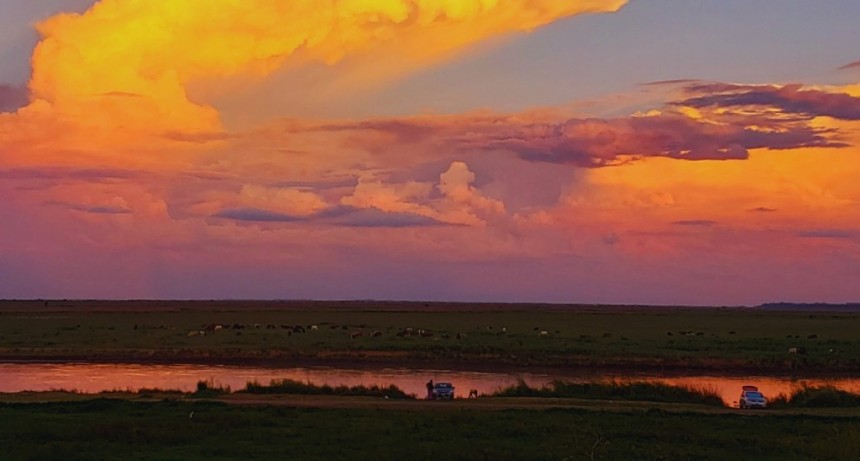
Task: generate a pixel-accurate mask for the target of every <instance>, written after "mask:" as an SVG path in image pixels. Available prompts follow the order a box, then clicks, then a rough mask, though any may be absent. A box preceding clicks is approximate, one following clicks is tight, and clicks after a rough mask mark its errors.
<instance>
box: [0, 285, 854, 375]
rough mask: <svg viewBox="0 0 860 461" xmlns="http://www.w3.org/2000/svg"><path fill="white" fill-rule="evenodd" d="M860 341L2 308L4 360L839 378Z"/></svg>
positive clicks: (764, 324)
mask: <svg viewBox="0 0 860 461" xmlns="http://www.w3.org/2000/svg"><path fill="white" fill-rule="evenodd" d="M183 306H184V307H183ZM415 309H417V310H415ZM215 325H221V326H223V328H220V329H218V330H217V331H216V330H212V328H213V327H214V326H215ZM236 326H239V328H234V327H236ZM207 327H209V329H210V331H206V329H207ZM857 331H860V313H851V312H841V313H826V312H810V313H804V312H774V311H762V310H755V309H740V308H635V307H629V308H624V307H600V306H591V307H584V306H579V307H577V308H568V309H565V308H564V307H563V306H528V305H469V304H462V305H458V304H444V305H438V306H437V305H430V304H426V305H425V304H416V303H404V304H397V303H380V304H376V303H372V302H355V303H342V304H340V303H311V302H308V303H304V304H303V303H299V302H292V303H287V304H283V305H282V304H279V303H274V304H273V305H268V304H266V303H263V302H249V303H243V302H213V303H212V304H211V305H208V304H206V303H201V302H190V303H187V304H183V303H182V302H164V303H161V304H159V303H154V304H153V306H152V310H148V309H147V307H146V302H143V301H139V302H129V303H121V302H113V303H107V302H93V303H92V304H90V303H87V302H84V301H77V302H67V303H66V304H63V303H61V302H57V301H52V302H50V303H49V304H48V305H47V306H46V305H44V303H42V302H30V303H29V304H27V303H25V302H12V301H7V302H2V303H0V359H2V360H10V359H41V360H92V361H117V362H146V361H162V362H224V363H236V362H241V363H254V362H270V363H274V364H278V363H282V364H294V363H299V362H301V361H303V360H304V361H312V362H326V361H329V362H337V361H348V362H349V363H351V364H355V363H358V362H362V361H364V362H371V363H372V362H386V363H392V362H399V363H401V364H407V365H408V364H410V363H415V362H416V361H420V363H422V365H433V364H444V365H446V366H452V365H454V366H456V364H457V363H462V364H464V365H469V366H474V365H476V364H479V365H485V366H490V367H492V366H542V365H543V366H597V367H621V368H630V369H652V370H653V369H666V370H671V369H681V370H694V369H698V370H713V371H749V370H755V371H757V372H763V371H770V372H777V373H785V372H810V373H816V372H817V373H833V372H840V371H858V370H860V335H857ZM200 332H203V333H204V334H200ZM790 350H794V351H796V353H790V352H789V351H790Z"/></svg>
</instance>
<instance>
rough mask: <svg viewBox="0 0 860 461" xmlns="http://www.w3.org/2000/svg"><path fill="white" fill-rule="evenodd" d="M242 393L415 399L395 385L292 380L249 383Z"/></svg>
mask: <svg viewBox="0 0 860 461" xmlns="http://www.w3.org/2000/svg"><path fill="white" fill-rule="evenodd" d="M244 392H247V393H249V394H295V395H343V396H353V397H383V398H389V399H415V396H414V395H410V394H407V393H405V392H403V390H402V389H400V388H399V387H397V386H395V385H393V384H392V385H390V386H387V387H382V386H377V385H373V386H364V385H359V386H329V385H328V384H324V385H322V386H318V385H316V384H311V383H303V382H301V381H295V380H292V379H281V380H272V381H271V382H270V383H269V384H268V385H265V384H260V383H258V382H253V381H252V382H249V383H248V384H247V385H246V386H245V390H244Z"/></svg>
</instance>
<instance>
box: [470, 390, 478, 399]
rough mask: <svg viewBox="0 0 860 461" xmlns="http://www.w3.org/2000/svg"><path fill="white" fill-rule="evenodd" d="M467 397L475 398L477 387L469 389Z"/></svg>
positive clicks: (476, 396)
mask: <svg viewBox="0 0 860 461" xmlns="http://www.w3.org/2000/svg"><path fill="white" fill-rule="evenodd" d="M469 398H470V399H477V398H478V390H477V389H471V390H470V391H469Z"/></svg>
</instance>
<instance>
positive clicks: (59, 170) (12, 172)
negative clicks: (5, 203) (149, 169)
mask: <svg viewBox="0 0 860 461" xmlns="http://www.w3.org/2000/svg"><path fill="white" fill-rule="evenodd" d="M141 176H142V173H140V172H137V171H132V170H122V169H116V168H64V167H45V168H35V167H34V168H9V169H5V170H0V179H17V180H31V179H44V180H56V181H59V180H78V181H105V180H114V179H133V178H139V177H141Z"/></svg>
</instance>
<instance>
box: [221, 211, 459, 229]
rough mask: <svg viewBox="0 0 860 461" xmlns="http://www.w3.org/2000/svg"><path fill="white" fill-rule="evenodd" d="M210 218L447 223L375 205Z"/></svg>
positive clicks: (365, 223) (234, 213)
mask: <svg viewBox="0 0 860 461" xmlns="http://www.w3.org/2000/svg"><path fill="white" fill-rule="evenodd" d="M213 217H216V218H223V219H231V220H234V221H245V222H263V223H317V222H318V223H324V224H326V225H329V226H344V227H389V228H404V227H424V226H441V225H447V224H446V223H443V222H440V221H437V220H435V219H432V218H428V217H426V216H421V215H417V214H414V213H406V212H388V211H383V210H379V209H376V208H354V207H351V206H335V207H331V208H328V209H326V210H323V211H321V212H319V213H316V214H313V215H310V216H294V215H289V214H284V213H278V212H274V211H269V210H263V209H259V208H231V209H226V210H222V211H220V212H218V213H216V214H215V215H213Z"/></svg>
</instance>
